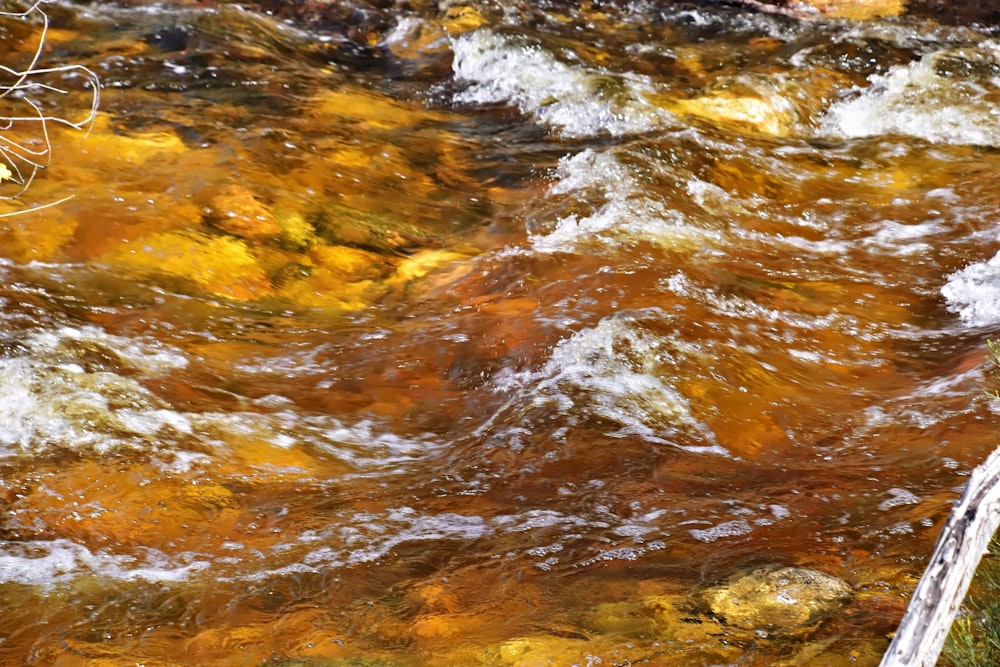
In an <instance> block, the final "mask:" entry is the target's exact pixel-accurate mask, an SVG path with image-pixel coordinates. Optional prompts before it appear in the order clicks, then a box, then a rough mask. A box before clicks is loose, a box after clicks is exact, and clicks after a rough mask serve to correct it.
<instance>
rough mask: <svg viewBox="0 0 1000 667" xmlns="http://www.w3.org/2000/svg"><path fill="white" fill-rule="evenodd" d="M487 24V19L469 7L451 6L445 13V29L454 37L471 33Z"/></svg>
mask: <svg viewBox="0 0 1000 667" xmlns="http://www.w3.org/2000/svg"><path fill="white" fill-rule="evenodd" d="M486 23H487V19H486V17H484V16H483V15H482V14H480V13H479V10H477V9H476V8H475V7H471V6H469V5H451V6H450V7H448V9H447V10H446V11H445V13H444V28H445V30H447V31H448V32H449V33H450V34H452V35H460V34H462V33H466V32H471V31H473V30H475V29H476V28H478V27H480V26H482V25H485V24H486Z"/></svg>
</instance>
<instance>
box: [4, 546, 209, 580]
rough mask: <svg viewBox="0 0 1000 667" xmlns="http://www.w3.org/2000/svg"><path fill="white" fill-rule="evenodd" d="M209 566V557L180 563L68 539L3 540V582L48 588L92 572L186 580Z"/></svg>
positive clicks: (155, 554)
mask: <svg viewBox="0 0 1000 667" xmlns="http://www.w3.org/2000/svg"><path fill="white" fill-rule="evenodd" d="M208 566H209V563H208V562H207V561H203V560H197V559H195V560H192V561H191V562H189V563H186V564H183V563H177V562H175V561H173V560H171V559H169V558H168V557H167V556H165V555H164V554H162V553H160V552H156V551H153V550H147V553H146V559H145V560H139V559H137V558H135V557H132V556H126V555H120V554H111V553H107V552H104V551H98V552H92V551H90V550H89V549H88V548H87V547H85V546H83V545H80V544H77V543H75V542H72V541H70V540H67V539H57V540H34V541H32V542H27V543H25V542H0V583H20V584H28V585H34V586H41V587H43V588H49V587H52V586H54V585H58V584H60V583H64V582H68V581H71V580H73V579H75V578H76V577H79V576H82V575H85V574H91V575H97V576H100V577H102V578H104V579H116V580H120V581H132V580H136V579H142V580H144V581H150V582H166V581H183V580H185V579H188V578H190V577H191V575H192V574H194V573H197V572H200V571H202V570H204V569H206V568H207V567H208Z"/></svg>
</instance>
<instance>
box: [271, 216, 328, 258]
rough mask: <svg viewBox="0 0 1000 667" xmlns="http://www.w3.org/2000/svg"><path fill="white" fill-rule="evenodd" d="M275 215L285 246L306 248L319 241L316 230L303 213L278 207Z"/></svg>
mask: <svg viewBox="0 0 1000 667" xmlns="http://www.w3.org/2000/svg"><path fill="white" fill-rule="evenodd" d="M274 216H275V220H276V221H277V223H278V227H279V228H280V229H281V241H282V243H283V245H284V247H287V248H293V249H295V250H305V249H306V248H309V247H311V246H314V245H316V244H317V243H318V242H319V239H317V238H316V230H315V229H314V228H313V226H312V225H310V224H309V222H308V221H307V220H306V219H305V218H304V217H302V214H301V213H299V212H297V211H288V210H283V209H278V210H276V211H275V212H274Z"/></svg>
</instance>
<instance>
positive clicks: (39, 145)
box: [0, 0, 101, 217]
mask: <svg viewBox="0 0 1000 667" xmlns="http://www.w3.org/2000/svg"><path fill="white" fill-rule="evenodd" d="M42 3H43V0H34V2H32V3H30V4H29V5H28V6H27V8H25V9H24V10H22V11H19V12H0V17H5V18H9V19H19V20H23V21H29V20H32V19H33V18H38V19H40V34H39V36H38V41H37V43H36V44H35V45H34V49H33V50H32V53H31V58H30V60H29V63H28V65H27V66H26V67H24V68H23V69H14V68H12V67H9V66H7V65H0V77H2V76H7V77H10V79H11V80H10V81H9V82H7V83H0V103H3V104H4V105H6V107H7V108H6V109H3V110H0V182H2V181H4V180H8V181H11V182H13V183H14V184H15V185H17V186H18V190H17V191H16V192H15V193H14V194H6V195H4V194H0V199H6V200H8V201H9V200H13V199H17V198H18V197H20V196H21V195H22V194H24V193H25V191H26V190H27V189H28V188H29V187H30V186H31V183H32V181H33V180H34V178H35V176H36V174H37V173H38V171H39V170H41V169H45V168H47V167H48V166H49V164H50V160H51V156H52V142H51V139H50V136H49V124H52V123H54V124H57V125H63V126H67V127H71V128H73V129H76V130H87V131H89V130H90V128H91V127H92V126H93V123H94V120H95V119H96V118H97V109H98V106H99V105H100V89H101V84H100V79H99V78H98V77H97V75H96V74H95V73H94V72H93V71H92V70H90V69H88V68H86V67H84V66H82V65H59V66H55V67H41V66H40V65H39V63H40V61H41V57H42V51H43V48H44V46H45V38H46V36H47V35H48V29H49V19H48V16H47V15H46V14H45V12H44V11H43V10H42ZM52 76H61V77H62V78H63V79H64V80H65V79H68V78H73V77H80V76H82V77H83V79H84V82H83V87H84V88H88V87H89V88H90V91H91V100H90V108H89V109H88V110H87V111H86V112H85V113H84V114H83V115H82V117H81V118H79V119H77V120H74V119H71V118H67V117H65V116H62V115H58V114H52V113H47V112H45V111H44V110H43V108H42V104H41V103H40V102H38V101H37V100H36V99H35V98H37V97H38V96H40V95H46V94H56V95H68V94H69V91H68V90H66V89H63V88H61V87H57V86H55V85H52V84H51V83H47V82H46V81H45V80H44V79H45V78H46V77H52ZM17 107H21V108H22V110H21V111H20V112H18V111H17ZM32 146H35V147H34V148H33V147H32ZM63 201H65V198H64V199H60V200H59V201H58V202H52V203H51V204H43V205H40V206H33V207H30V208H28V209H25V210H23V211H14V212H11V213H4V214H2V215H0V217H9V216H11V215H21V214H23V213H29V212H31V211H35V210H39V209H42V208H48V207H49V206H51V205H55V204H57V203H62V202H63Z"/></svg>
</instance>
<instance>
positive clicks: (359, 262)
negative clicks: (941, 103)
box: [309, 245, 391, 281]
mask: <svg viewBox="0 0 1000 667" xmlns="http://www.w3.org/2000/svg"><path fill="white" fill-rule="evenodd" d="M309 257H310V259H312V260H313V261H314V262H315V263H316V266H318V267H320V268H322V269H325V270H327V271H329V272H330V273H331V274H332V275H337V276H341V277H342V278H344V279H345V280H349V281H353V280H367V279H376V278H380V277H382V276H384V275H386V274H387V273H388V272H389V270H391V266H390V265H389V264H388V263H386V261H385V259H384V258H383V257H382V256H380V255H377V254H375V253H373V252H368V251H367V250H361V249H360V248H351V247H348V246H341V245H332V246H317V247H315V248H313V249H312V250H310V251H309Z"/></svg>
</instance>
